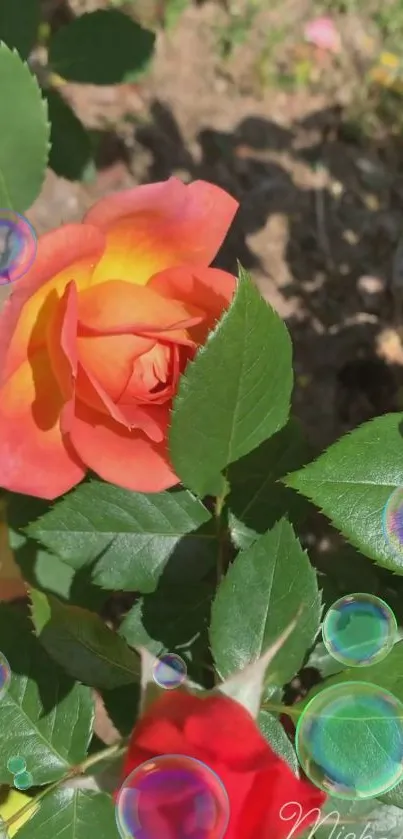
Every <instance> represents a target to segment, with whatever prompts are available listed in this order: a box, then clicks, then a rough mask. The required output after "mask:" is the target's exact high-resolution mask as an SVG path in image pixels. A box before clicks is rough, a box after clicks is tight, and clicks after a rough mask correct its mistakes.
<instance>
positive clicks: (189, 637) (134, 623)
mask: <svg viewBox="0 0 403 839" xmlns="http://www.w3.org/2000/svg"><path fill="white" fill-rule="evenodd" d="M213 590H214V589H213V584H211V583H208V582H200V583H199V584H198V585H197V586H192V587H189V586H166V585H161V586H160V587H159V589H157V591H155V592H154V594H149V595H146V596H145V597H142V598H141V599H140V600H138V601H137V603H135V605H134V606H133V607H132V609H131V610H130V611H129V612H128V613H127V615H126V617H125V618H124V620H123V621H122V624H121V626H120V629H119V634H120V635H122V636H123V638H125V640H126V641H127V643H128V644H130V646H131V647H140V646H141V647H146V648H147V650H149V651H150V652H152V653H153V654H154V655H155V656H157V657H159V656H161V655H163V654H164V653H168V652H175V653H177V654H178V655H180V656H181V657H182V658H183V660H184V661H185V662H186V664H187V666H188V672H189V676H190V678H192V679H194V680H195V681H199V682H200V681H202V680H203V670H204V666H205V662H206V659H207V657H208V632H207V630H208V622H209V617H210V608H211V600H212V597H213ZM204 675H205V674H204Z"/></svg>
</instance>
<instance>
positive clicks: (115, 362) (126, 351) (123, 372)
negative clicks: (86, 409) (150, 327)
mask: <svg viewBox="0 0 403 839" xmlns="http://www.w3.org/2000/svg"><path fill="white" fill-rule="evenodd" d="M77 345H78V357H79V361H80V365H81V366H82V367H83V368H84V370H86V371H87V373H88V375H89V376H90V377H93V378H95V379H96V380H97V381H98V382H99V384H100V385H101V387H102V388H103V389H104V390H105V392H106V393H107V394H108V395H109V396H110V397H111V399H113V401H114V402H117V401H118V399H119V397H120V394H121V393H122V392H123V391H124V390H125V388H126V387H127V384H128V382H129V381H130V377H131V375H132V372H133V364H134V363H135V360H136V358H138V357H139V356H140V355H142V354H143V353H144V352H147V351H148V350H149V349H151V347H152V346H153V341H152V340H151V339H150V338H140V337H138V336H136V335H104V336H93V337H79V338H78V342H77ZM77 388H78V392H79V393H80V394H81V396H82V398H83V399H84V401H85V402H87V401H88V400H87V397H84V395H83V391H82V389H81V388H82V382H77ZM88 404H92V403H90V402H88Z"/></svg>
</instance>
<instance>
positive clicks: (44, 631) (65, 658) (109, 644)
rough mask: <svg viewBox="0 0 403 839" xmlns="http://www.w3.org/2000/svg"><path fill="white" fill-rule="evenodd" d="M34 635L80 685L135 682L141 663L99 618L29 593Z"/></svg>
mask: <svg viewBox="0 0 403 839" xmlns="http://www.w3.org/2000/svg"><path fill="white" fill-rule="evenodd" d="M30 596H31V603H32V610H31V615H32V622H33V624H34V627H35V632H36V634H37V636H38V638H39V640H40V642H41V644H42V645H43V646H44V648H45V649H46V651H47V652H48V653H49V655H50V656H52V658H53V659H54V660H55V661H57V662H58V664H60V666H61V667H63V668H64V669H65V670H66V671H67V672H68V673H70V674H71V675H72V676H74V677H75V678H76V679H80V681H81V682H84V683H85V684H88V685H91V686H92V687H99V688H109V689H112V688H115V687H119V686H120V685H127V684H131V683H132V682H138V681H139V679H140V661H139V657H138V655H137V654H136V653H135V652H134V651H133V650H131V649H130V648H129V647H128V646H127V644H126V642H125V641H124V640H123V638H121V637H120V636H119V635H118V634H117V633H116V632H112V630H111V629H109V627H107V626H106V625H105V624H104V623H103V621H102V620H101V618H99V617H98V615H94V614H93V613H92V612H89V611H87V610H86V609H82V608H80V607H78V606H68V605H66V604H65V603H61V601H60V600H57V598H56V597H53V596H52V595H50V594H49V595H46V594H44V593H43V592H41V591H37V590H35V589H31V590H30Z"/></svg>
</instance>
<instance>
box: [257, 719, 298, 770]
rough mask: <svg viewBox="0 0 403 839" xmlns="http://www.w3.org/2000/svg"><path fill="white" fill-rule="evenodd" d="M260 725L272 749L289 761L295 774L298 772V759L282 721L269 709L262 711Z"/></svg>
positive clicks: (258, 720)
mask: <svg viewBox="0 0 403 839" xmlns="http://www.w3.org/2000/svg"><path fill="white" fill-rule="evenodd" d="M257 723H258V726H259V728H260V730H261V732H262V734H263V737H264V738H265V739H266V740H267V742H268V743H269V745H270V746H271V747H272V749H273V750H274V751H275V752H276V754H278V755H279V756H280V757H282V758H283V760H285V761H287V763H288V765H289V766H290V767H291V769H292V771H293V772H294V773H295V775H297V774H298V759H297V755H296V754H295V751H294V748H293V746H292V745H291V743H290V741H289V739H288V737H287V735H286V733H285V731H284V728H283V726H282V725H281V722H280V721H279V720H278V719H277V718H276V717H273V715H272V714H269V713H268V712H267V711H260V713H259V716H258V718H257Z"/></svg>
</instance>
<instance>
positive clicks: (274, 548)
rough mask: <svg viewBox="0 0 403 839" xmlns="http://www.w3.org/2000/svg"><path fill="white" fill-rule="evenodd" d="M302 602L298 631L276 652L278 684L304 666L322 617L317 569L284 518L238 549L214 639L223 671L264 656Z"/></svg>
mask: <svg viewBox="0 0 403 839" xmlns="http://www.w3.org/2000/svg"><path fill="white" fill-rule="evenodd" d="M302 606H303V608H302V610H301V612H300V614H299V616H298V619H297V624H296V628H295V630H294V631H293V632H292V634H291V636H290V638H289V639H288V640H287V641H286V642H285V644H284V646H283V648H282V649H281V650H280V652H279V653H278V655H277V656H276V661H275V676H274V677H273V678H275V684H276V685H277V686H281V685H283V684H285V683H286V682H288V681H289V680H290V679H291V678H292V677H293V676H294V675H295V673H296V672H297V671H298V670H299V668H300V666H301V664H302V662H303V659H304V657H305V655H306V652H307V650H308V648H309V647H310V646H311V645H312V643H313V641H314V639H315V637H316V635H317V632H318V628H319V622H320V616H321V600H320V594H319V591H318V586H317V582H316V575H315V571H314V569H313V568H312V567H311V565H310V562H309V559H308V556H307V554H306V553H305V551H303V550H302V548H301V546H300V544H299V542H298V540H297V538H296V536H295V535H294V532H293V529H292V527H291V525H290V524H289V523H288V522H287V521H284V520H282V521H280V522H278V523H277V524H276V525H275V526H274V528H273V529H272V530H269V531H268V532H267V533H265V534H264V535H263V536H261V537H260V538H259V539H257V540H256V541H255V542H254V544H253V545H252V546H251V547H250V548H248V549H247V550H246V551H243V552H241V553H239V554H238V556H237V558H236V560H235V562H234V564H233V565H232V566H231V568H230V569H229V571H228V573H227V575H226V576H225V578H224V580H223V581H222V583H221V585H220V587H219V589H218V592H217V596H216V599H215V601H214V603H213V607H212V620H211V626H210V640H211V647H212V652H213V656H214V659H215V662H216V665H217V669H218V672H219V673H220V674H221V676H226V675H227V674H229V673H232V672H234V671H235V670H239V669H242V668H243V667H245V665H246V664H247V663H248V662H250V661H254V660H255V659H256V658H259V657H260V656H261V654H262V652H264V650H265V649H267V647H268V646H270V644H271V643H272V642H273V640H274V639H275V638H276V637H277V636H278V635H279V634H280V633H281V632H282V631H283V630H284V628H285V627H286V626H287V625H288V624H289V622H290V621H291V619H292V618H293V617H294V616H295V614H296V613H297V612H298V610H299V609H300V607H302Z"/></svg>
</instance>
